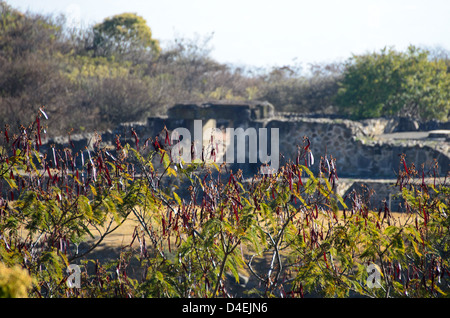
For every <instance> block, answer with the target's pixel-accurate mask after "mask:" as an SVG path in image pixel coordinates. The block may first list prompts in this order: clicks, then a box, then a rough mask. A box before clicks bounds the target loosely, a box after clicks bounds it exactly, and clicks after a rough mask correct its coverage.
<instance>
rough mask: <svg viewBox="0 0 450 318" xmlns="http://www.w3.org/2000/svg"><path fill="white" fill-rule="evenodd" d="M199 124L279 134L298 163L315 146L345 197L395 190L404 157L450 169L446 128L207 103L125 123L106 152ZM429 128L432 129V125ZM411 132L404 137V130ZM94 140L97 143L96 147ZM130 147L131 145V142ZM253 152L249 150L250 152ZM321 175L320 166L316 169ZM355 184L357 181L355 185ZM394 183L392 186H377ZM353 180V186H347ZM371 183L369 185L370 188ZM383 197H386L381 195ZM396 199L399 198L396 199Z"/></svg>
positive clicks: (428, 167)
mask: <svg viewBox="0 0 450 318" xmlns="http://www.w3.org/2000/svg"><path fill="white" fill-rule="evenodd" d="M195 120H201V121H202V128H203V130H205V129H207V128H219V129H222V130H225V129H226V128H243V129H248V128H255V129H259V128H267V129H268V130H270V129H271V128H276V129H278V131H279V152H280V154H281V155H282V156H283V157H284V158H291V159H294V158H295V157H296V155H297V145H301V144H302V141H303V137H304V136H307V137H308V138H309V140H310V141H311V150H312V152H313V154H314V156H315V158H316V162H318V161H319V159H320V157H321V156H325V155H327V156H328V158H330V157H331V156H332V157H333V158H335V159H336V166H337V172H338V176H339V178H340V179H342V180H344V181H342V182H341V184H340V190H339V191H341V192H342V193H341V194H345V191H347V190H348V189H353V188H355V187H356V186H357V185H356V184H355V183H358V184H359V185H360V184H362V183H363V181H361V179H363V180H366V181H364V182H366V183H367V184H369V183H370V184H371V185H372V186H373V187H375V188H376V187H378V186H377V185H376V184H375V183H378V184H379V185H382V186H384V188H385V189H392V191H394V188H393V187H386V184H392V183H393V182H394V183H395V181H393V180H392V179H395V178H396V173H397V172H398V170H399V167H400V155H402V154H405V155H406V161H407V163H408V164H409V163H412V162H414V164H415V166H416V167H417V168H418V169H421V168H422V165H423V168H424V170H425V173H426V172H428V171H432V169H434V168H435V167H436V165H435V163H437V164H438V169H437V170H436V173H437V174H439V175H440V176H445V175H446V174H447V173H448V172H449V170H450V169H449V168H450V142H449V134H448V133H449V131H448V130H445V128H448V127H446V126H445V125H446V123H444V124H443V125H441V126H439V125H436V123H435V124H433V125H431V127H433V128H435V129H440V131H439V132H433V131H431V132H430V131H421V128H420V127H426V124H423V123H417V122H405V120H403V119H395V118H393V119H385V118H381V119H370V120H365V121H360V122H356V121H351V120H345V119H339V118H335V119H333V118H313V117H306V116H301V115H299V114H286V113H275V111H274V107H273V106H272V105H271V104H269V103H267V102H258V101H252V102H240V103H235V102H234V103H233V102H205V103H182V104H177V105H174V106H173V107H172V108H170V109H169V111H168V113H167V116H166V117H152V118H148V119H147V121H145V122H142V123H125V124H122V125H120V126H119V127H117V128H116V129H115V130H114V131H110V132H105V133H103V134H101V140H102V143H103V145H104V146H105V147H108V146H111V145H113V144H114V138H115V137H116V135H120V136H121V138H122V139H127V138H129V139H130V141H132V140H133V139H132V135H131V129H133V130H134V131H135V132H136V133H137V134H138V135H139V137H140V139H141V140H145V139H147V138H152V139H154V138H155V136H157V135H158V134H160V132H161V131H162V130H163V129H164V127H167V129H169V130H173V129H176V128H179V127H183V128H187V129H188V130H189V131H191V132H193V129H194V121H195ZM428 126H430V125H428ZM405 129H406V130H409V131H407V132H405V131H404V130H405ZM95 138H96V137H95V135H93V134H92V135H90V136H88V137H87V138H84V140H83V138H77V136H72V141H73V140H75V141H76V143H77V148H78V147H79V149H84V147H85V146H91V145H92V144H93V143H94V142H95ZM93 140H94V141H93ZM51 143H53V144H60V145H62V146H63V145H64V144H65V145H67V144H68V140H67V138H65V139H64V138H60V139H59V140H58V139H54V140H51V141H49V144H51ZM130 144H132V143H131V142H130ZM248 149H250V148H248ZM257 166H258V164H249V163H248V161H247V163H244V164H239V165H238V166H237V167H238V168H240V169H242V170H243V171H244V175H245V174H247V176H248V177H250V176H251V175H252V174H254V173H256V172H257ZM312 170H313V172H317V164H315V165H313V166H312ZM352 179H355V180H356V179H358V181H354V182H353V183H352V182H351V180H352ZM381 179H390V181H386V180H383V181H376V180H381ZM349 180H350V181H349ZM368 180H371V181H370V182H369V181H368ZM386 191H387V190H384V192H383V191H382V190H381V188H379V193H380V195H379V197H378V199H380V200H382V199H383V198H384V199H387V197H388V196H389V194H392V193H394V192H389V191H387V192H386ZM381 192H383V193H381ZM394 194H395V193H394Z"/></svg>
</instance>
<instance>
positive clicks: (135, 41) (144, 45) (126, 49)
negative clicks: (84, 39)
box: [93, 13, 161, 60]
mask: <svg viewBox="0 0 450 318" xmlns="http://www.w3.org/2000/svg"><path fill="white" fill-rule="evenodd" d="M93 32H94V39H93V49H94V52H95V55H96V56H108V57H109V56H113V55H114V56H116V55H117V56H119V57H123V58H125V59H131V60H135V59H139V58H140V57H141V56H142V55H143V54H145V53H152V54H154V55H158V54H159V53H160V51H161V49H160V47H159V42H158V40H155V39H153V38H152V31H151V29H150V27H149V26H148V25H147V22H146V21H145V19H144V18H142V17H140V16H138V15H136V14H134V13H122V14H118V15H115V16H113V17H110V18H106V19H105V20H104V21H103V22H102V23H99V24H97V25H95V26H94V28H93Z"/></svg>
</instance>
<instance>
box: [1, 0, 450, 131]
mask: <svg viewBox="0 0 450 318" xmlns="http://www.w3.org/2000/svg"><path fill="white" fill-rule="evenodd" d="M150 23H151V21H150ZM209 40H210V38H209V37H205V38H200V39H194V40H191V39H175V40H173V42H172V43H171V44H169V45H167V47H166V48H164V49H162V48H161V46H160V44H159V41H158V40H157V39H156V38H154V36H153V34H152V32H151V28H150V27H149V25H148V24H147V21H145V20H144V19H143V18H142V17H140V16H138V15H136V14H131V13H124V14H120V15H117V16H114V17H110V18H107V19H105V20H104V21H102V22H101V23H98V24H96V25H93V26H90V27H87V28H85V29H81V30H79V29H76V30H74V29H69V28H68V27H67V26H66V24H65V19H64V17H63V16H57V17H55V16H44V15H41V14H36V13H30V12H27V13H22V12H19V11H17V10H15V9H14V8H12V7H10V6H9V5H8V4H7V3H6V2H0V125H1V126H2V127H3V126H4V125H5V124H10V125H12V126H13V125H14V124H16V123H18V122H28V121H30V120H33V116H34V114H35V113H36V111H37V110H38V109H39V108H41V107H45V110H46V112H47V113H48V114H49V115H51V116H52V118H54V119H55V120H54V121H53V122H52V123H51V124H50V127H49V128H50V129H49V131H51V132H52V133H53V134H65V133H67V132H68V131H69V130H70V129H73V130H74V131H75V132H82V131H93V130H101V129H106V128H110V127H114V126H115V125H117V124H118V123H120V122H124V121H136V120H141V119H144V118H145V117H146V116H149V115H152V116H154V115H159V114H164V113H165V112H166V110H167V108H168V107H170V106H172V105H173V104H175V103H177V102H180V101H186V100H189V101H204V100H225V99H226V100H248V99H259V100H267V101H269V102H271V103H272V104H273V105H274V106H275V107H276V109H277V110H278V111H289V112H299V113H319V114H340V115H346V116H349V117H352V118H356V119H358V118H366V117H378V116H395V115H399V114H402V115H409V116H413V117H417V118H418V119H438V120H448V114H449V109H450V102H449V100H450V98H449V94H450V93H449V92H450V76H449V67H450V59H449V53H448V52H447V51H445V50H442V49H441V50H439V49H433V50H431V51H427V50H425V49H422V48H417V47H413V46H411V47H410V48H409V49H408V50H407V52H398V51H395V50H394V49H385V50H382V51H381V52H373V53H367V54H365V55H361V56H352V57H349V59H348V60H347V61H344V62H335V63H331V64H316V65H309V67H308V69H305V68H304V67H302V66H301V65H287V66H284V67H273V68H271V69H246V68H245V67H236V66H233V65H225V64H222V63H219V62H217V61H215V60H214V59H213V58H211V55H210V51H211V50H210V47H209ZM306 74H307V75H306ZM17 128H18V127H15V126H13V127H11V129H17Z"/></svg>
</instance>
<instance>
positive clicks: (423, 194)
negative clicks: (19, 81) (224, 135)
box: [0, 109, 450, 297]
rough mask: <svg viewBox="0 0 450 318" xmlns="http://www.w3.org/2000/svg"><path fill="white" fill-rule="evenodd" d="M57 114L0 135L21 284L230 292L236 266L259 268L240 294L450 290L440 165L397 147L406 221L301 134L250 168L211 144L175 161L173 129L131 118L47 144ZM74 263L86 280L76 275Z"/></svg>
mask: <svg viewBox="0 0 450 318" xmlns="http://www.w3.org/2000/svg"><path fill="white" fill-rule="evenodd" d="M50 120H51V118H49V119H47V114H46V113H45V111H44V109H41V110H40V112H39V113H38V114H37V116H36V117H35V120H34V121H33V122H32V123H31V124H30V125H28V126H22V127H21V129H20V133H19V134H12V133H10V129H9V127H8V126H6V127H5V128H4V129H3V130H2V139H1V142H2V143H1V148H0V178H1V179H0V181H1V191H2V197H1V199H0V200H1V201H0V262H1V263H2V266H6V267H7V268H11V269H18V268H21V269H23V270H24V271H26V273H27V275H29V279H22V280H21V281H20V282H23V285H24V286H20V288H21V290H23V289H25V290H27V294H28V295H29V296H31V297H228V296H230V295H231V296H232V295H233V289H232V287H230V279H231V282H232V281H234V280H237V281H238V280H239V273H240V272H241V271H242V270H246V271H247V272H248V273H250V274H251V277H252V280H253V281H255V282H257V283H256V284H254V285H253V287H252V288H251V289H248V290H246V291H244V293H243V294H241V295H244V296H245V295H253V296H262V297H304V296H306V295H312V296H317V297H319V296H325V297H353V296H365V297H442V296H447V295H448V293H449V290H450V288H449V282H450V279H449V278H450V276H449V275H450V273H449V264H448V253H449V238H450V235H449V226H450V224H449V222H450V221H449V220H450V219H449V217H448V215H449V213H450V210H449V198H450V196H449V192H450V191H449V188H448V186H446V185H445V184H444V183H442V182H441V181H440V180H441V179H439V178H437V176H436V177H434V178H431V179H430V178H426V177H428V176H435V174H434V172H435V170H434V168H435V167H425V166H422V167H420V168H418V167H415V166H414V164H412V163H410V164H407V160H408V158H405V157H404V156H403V157H401V161H400V163H401V167H402V169H401V170H400V171H399V173H398V181H397V186H398V188H399V191H400V195H401V196H402V197H403V198H404V199H405V203H404V213H405V215H406V216H407V218H406V220H405V219H400V220H403V221H400V220H399V219H396V218H394V217H393V215H392V213H391V211H390V210H389V209H388V207H387V205H386V207H385V208H384V209H382V210H379V211H373V210H372V209H371V208H370V206H369V205H368V204H367V203H366V198H365V197H364V196H362V195H360V194H358V193H356V192H355V193H353V194H352V195H351V197H349V198H346V199H347V200H344V199H343V198H341V197H340V196H339V195H338V194H337V193H336V191H335V190H336V189H335V186H336V183H337V182H339V180H338V172H337V171H336V169H335V165H334V159H333V158H332V157H328V156H324V155H323V156H321V157H320V156H318V154H316V157H320V160H319V161H318V162H317V163H316V164H318V165H319V167H320V171H319V173H318V175H314V174H313V173H312V172H311V171H310V169H309V164H310V163H311V161H310V160H308V158H309V156H310V148H309V147H310V143H309V140H308V138H307V137H305V138H304V139H303V140H298V141H296V142H297V143H298V149H299V151H298V156H297V157H296V158H292V159H290V160H286V161H284V162H283V163H282V166H281V168H280V169H278V170H277V171H274V172H273V173H272V174H256V175H254V176H253V177H250V178H247V179H246V178H244V176H243V175H242V172H241V171H230V170H228V168H227V166H226V165H224V164H220V165H219V164H216V163H215V162H214V161H213V160H211V157H212V156H210V155H211V153H210V154H208V153H204V156H203V160H198V161H194V162H193V163H186V162H184V163H183V162H182V163H177V164H175V163H174V162H173V161H172V160H171V158H172V154H171V146H173V145H174V143H176V142H177V140H171V139H170V135H169V132H168V131H167V130H164V131H162V132H161V134H160V136H161V138H159V139H158V140H150V139H149V140H140V139H139V136H138V134H137V133H136V132H135V131H130V132H129V135H127V136H117V138H116V141H115V149H114V150H113V149H107V148H105V147H101V143H100V140H97V142H95V145H94V149H93V150H92V149H85V150H84V151H80V152H75V151H74V150H73V148H72V147H71V146H69V147H68V148H65V149H55V148H54V147H50V148H48V149H47V150H45V151H44V148H43V146H42V143H41V137H42V134H43V133H44V128H45V127H46V125H47V122H48V121H50ZM130 138H132V139H131V140H132V142H127V140H130ZM429 180H431V181H429ZM345 202H349V203H348V204H346V203H345ZM131 219H132V220H135V221H136V222H137V223H136V229H135V231H134V233H133V234H132V242H131V244H129V245H127V246H123V247H122V249H121V253H120V255H119V256H118V258H117V259H116V260H112V261H110V262H107V263H102V262H99V261H98V260H96V259H95V258H90V256H91V255H92V253H93V252H94V251H96V250H97V249H98V248H99V244H100V243H101V242H102V241H103V240H104V239H105V238H106V237H108V235H111V233H113V232H114V231H115V230H116V229H117V228H119V227H120V226H123V224H124V222H125V221H126V220H130V221H131ZM257 263H258V266H257ZM73 264H76V265H78V266H79V268H80V269H81V271H80V286H79V288H78V287H74V286H73V285H72V286H71V285H70V284H68V281H69V273H68V272H67V269H68V268H69V267H70V266H71V265H73ZM261 264H262V266H261ZM369 269H370V270H373V271H372V272H371V271H370V270H369ZM136 272H137V273H139V274H138V275H134V276H132V275H131V274H132V273H136ZM230 277H231V278H230ZM5 281H6V283H4V282H5ZM0 284H3V285H2V286H0V290H2V292H3V293H4V294H6V295H10V294H8V293H7V292H4V291H8V290H11V288H9V285H8V284H9V281H8V280H0ZM72 287H74V288H72ZM8 288H9V289H8Z"/></svg>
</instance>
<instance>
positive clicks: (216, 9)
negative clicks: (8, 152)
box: [6, 0, 450, 67]
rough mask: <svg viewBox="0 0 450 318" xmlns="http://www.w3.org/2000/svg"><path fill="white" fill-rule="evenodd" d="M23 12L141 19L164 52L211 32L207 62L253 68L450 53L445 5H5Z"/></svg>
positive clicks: (239, 1)
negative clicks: (420, 51) (372, 55)
mask: <svg viewBox="0 0 450 318" xmlns="http://www.w3.org/2000/svg"><path fill="white" fill-rule="evenodd" d="M6 2H7V3H8V4H10V5H12V6H13V7H15V8H18V9H20V10H22V11H25V10H27V9H29V10H30V11H33V12H40V13H68V14H69V17H72V21H76V22H77V23H78V22H81V23H83V24H84V25H89V24H93V23H97V22H101V21H102V20H103V19H104V18H105V17H108V16H112V15H114V14H119V13H123V12H135V13H137V14H139V15H141V16H143V17H144V18H145V19H146V20H147V23H148V25H149V26H150V27H151V29H152V32H153V36H154V37H155V38H157V39H159V40H160V41H161V42H162V45H163V46H164V45H165V44H166V43H168V41H171V40H173V39H175V38H177V37H186V38H194V37H195V36H196V35H198V36H200V37H201V36H207V35H210V34H211V33H212V32H214V35H213V37H212V40H211V41H210V45H211V47H212V52H211V55H212V57H213V58H215V59H216V60H218V61H219V62H222V63H232V64H235V65H250V66H256V67H271V66H283V65H292V64H299V63H301V64H302V65H304V66H305V67H307V64H308V63H316V62H318V63H321V62H332V61H342V60H345V59H347V58H349V57H350V56H351V55H352V54H361V53H365V52H367V51H373V50H380V49H381V48H383V47H385V46H393V47H395V48H396V49H398V50H404V49H405V48H406V47H407V46H408V45H409V44H413V45H417V46H430V47H434V46H441V47H443V48H445V49H447V50H450V18H449V17H450V1H448V0H377V1H373V0H334V1H332V0H315V1H303V0H272V1H269V0H255V1H254V0H226V1H223V0H220V1H219V0H127V1H123V0H109V1H108V0H90V1H89V0H40V1H36V0H7V1H6Z"/></svg>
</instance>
